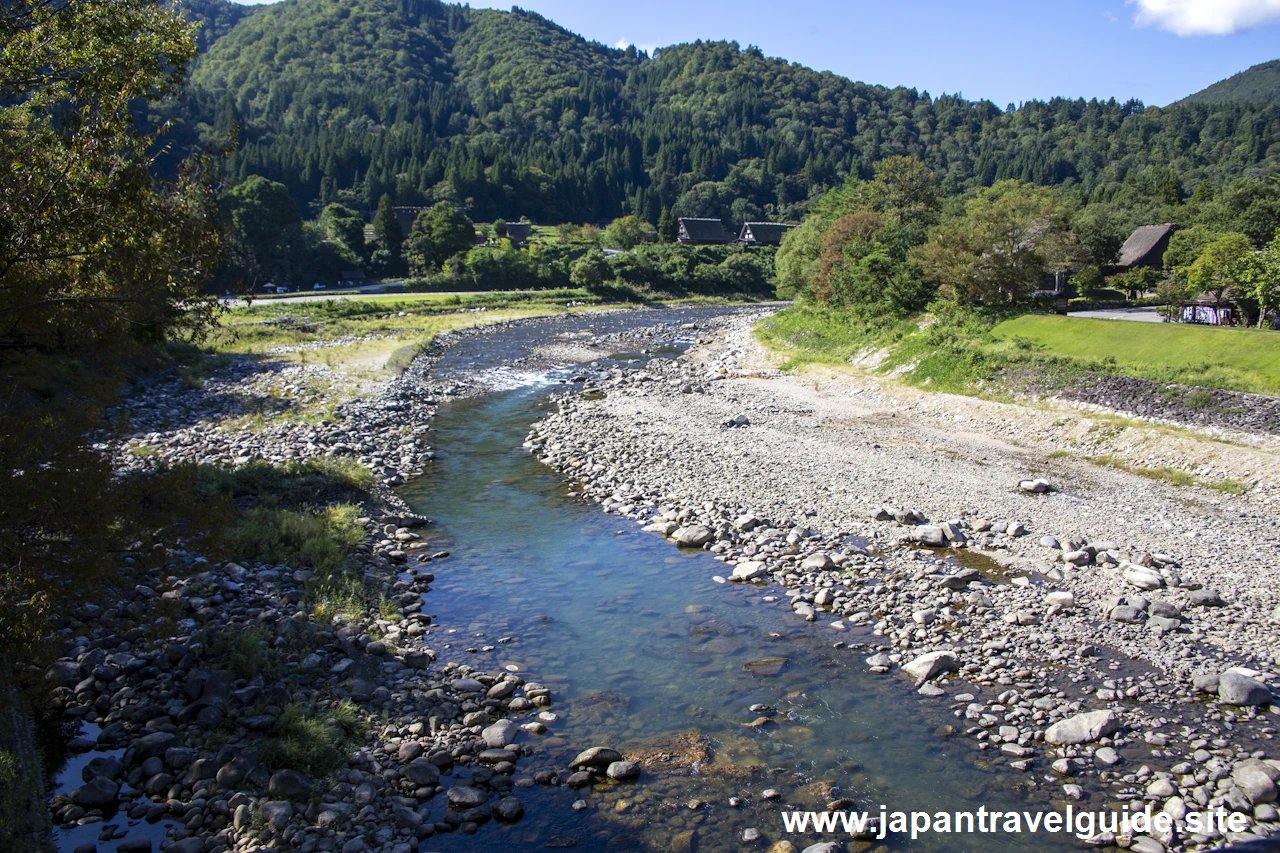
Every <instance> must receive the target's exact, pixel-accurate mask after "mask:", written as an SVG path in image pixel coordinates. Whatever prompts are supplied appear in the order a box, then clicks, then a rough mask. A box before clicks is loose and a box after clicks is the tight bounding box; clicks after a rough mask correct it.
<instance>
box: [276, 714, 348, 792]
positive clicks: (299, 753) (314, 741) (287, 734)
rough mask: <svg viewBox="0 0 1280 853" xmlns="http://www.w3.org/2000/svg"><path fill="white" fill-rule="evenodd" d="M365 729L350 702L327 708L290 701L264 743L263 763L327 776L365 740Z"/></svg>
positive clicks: (313, 774) (312, 774) (277, 768)
mask: <svg viewBox="0 0 1280 853" xmlns="http://www.w3.org/2000/svg"><path fill="white" fill-rule="evenodd" d="M366 733H367V728H366V726H365V723H364V721H363V720H361V719H360V715H359V713H358V712H357V711H356V707H355V705H353V704H351V703H350V702H342V703H340V704H338V705H336V706H334V707H332V708H325V709H315V708H304V707H303V706H301V705H289V706H287V707H286V708H285V709H284V712H283V713H282V714H281V715H280V718H279V719H278V720H276V724H275V726H273V727H272V729H271V732H270V733H269V735H268V737H267V740H266V742H265V743H264V744H263V746H262V752H261V755H262V763H263V764H264V765H266V767H267V768H268V769H270V770H280V769H284V768H288V769H290V770H298V771H300V772H302V773H306V774H307V775H309V776H312V777H325V776H328V775H330V774H331V773H334V772H335V771H337V770H338V769H339V768H340V767H341V766H342V765H343V763H344V761H345V758H346V753H348V752H350V751H351V750H353V749H356V748H357V747H359V746H361V745H363V744H364V741H365V736H366Z"/></svg>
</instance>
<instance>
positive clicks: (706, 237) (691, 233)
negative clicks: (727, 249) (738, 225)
mask: <svg viewBox="0 0 1280 853" xmlns="http://www.w3.org/2000/svg"><path fill="white" fill-rule="evenodd" d="M732 239H733V238H732V237H730V236H729V234H728V233H727V232H726V231H725V230H724V223H723V222H721V221H720V220H719V219H694V218H692V217H688V216H682V217H680V233H679V240H680V241H681V242H682V243H728V242H729V241H730V240H732Z"/></svg>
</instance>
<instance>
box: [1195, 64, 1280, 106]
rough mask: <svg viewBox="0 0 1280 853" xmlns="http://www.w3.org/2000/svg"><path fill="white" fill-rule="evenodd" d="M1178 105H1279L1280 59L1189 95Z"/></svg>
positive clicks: (1254, 67) (1251, 68)
mask: <svg viewBox="0 0 1280 853" xmlns="http://www.w3.org/2000/svg"><path fill="white" fill-rule="evenodd" d="M1177 103H1179V104H1225V103H1245V104H1276V103H1280V59H1272V60H1270V61H1268V62H1260V63H1258V64H1257V65H1254V66H1251V67H1250V68H1246V69H1245V70H1244V71H1241V72H1238V73H1236V74H1232V75H1231V76H1230V77H1227V78H1226V79H1225V80H1219V81H1218V82H1217V83H1214V84H1213V85H1211V86H1206V87H1205V88H1203V89H1201V90H1200V91H1198V92H1193V93H1192V94H1190V95H1187V96H1186V97H1185V98H1183V99H1182V100H1180V101H1178V102H1177Z"/></svg>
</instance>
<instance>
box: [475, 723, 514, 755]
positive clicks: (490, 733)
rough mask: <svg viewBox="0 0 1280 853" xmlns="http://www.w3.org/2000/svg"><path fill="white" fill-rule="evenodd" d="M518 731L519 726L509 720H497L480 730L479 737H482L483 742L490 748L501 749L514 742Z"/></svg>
mask: <svg viewBox="0 0 1280 853" xmlns="http://www.w3.org/2000/svg"><path fill="white" fill-rule="evenodd" d="M519 731H520V727H519V726H517V725H516V724H515V723H514V722H512V721H511V720H498V722H496V723H494V724H493V725H491V726H488V727H486V728H485V729H484V731H482V732H480V737H482V738H484V742H485V743H486V744H488V745H489V746H490V747H491V748H493V749H502V748H503V747H505V746H510V745H511V744H512V743H514V742H515V739H516V734H517V733H519Z"/></svg>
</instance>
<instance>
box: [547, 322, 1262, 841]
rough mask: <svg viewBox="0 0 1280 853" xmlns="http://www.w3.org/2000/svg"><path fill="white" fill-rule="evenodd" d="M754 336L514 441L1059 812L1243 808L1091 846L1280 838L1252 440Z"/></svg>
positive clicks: (726, 342) (1258, 448)
mask: <svg viewBox="0 0 1280 853" xmlns="http://www.w3.org/2000/svg"><path fill="white" fill-rule="evenodd" d="M750 325H751V319H750V318H742V319H738V320H736V321H734V322H731V323H729V324H728V325H726V326H725V327H724V328H722V329H720V330H719V331H718V332H717V333H716V334H715V335H714V336H708V337H706V338H705V339H704V340H703V341H702V345H701V346H700V347H699V348H697V349H696V350H695V351H694V352H692V353H690V354H689V355H687V356H685V357H683V358H681V359H679V360H678V361H674V362H672V361H662V360H654V361H651V362H649V363H647V364H645V365H644V366H642V367H639V368H637V369H614V370H612V371H611V372H609V373H608V374H607V375H604V376H597V377H584V378H586V380H587V381H586V382H585V385H584V387H583V388H582V389H581V391H580V392H575V393H572V394H569V395H566V396H564V397H562V398H561V400H560V404H559V410H558V411H557V412H556V413H555V414H553V415H551V416H549V417H548V418H547V419H546V420H544V421H543V422H542V423H540V424H538V425H536V426H535V427H534V429H533V430H532V432H531V433H530V435H529V437H528V441H527V446H528V447H529V448H530V450H531V451H532V452H535V453H537V454H538V456H539V458H540V459H542V460H543V461H544V462H545V463H546V464H548V465H550V466H552V467H554V468H555V469H557V470H559V471H561V472H563V473H564V474H565V475H566V477H568V478H569V479H570V480H571V481H572V482H574V483H576V484H579V486H580V492H581V494H582V495H583V496H584V497H586V498H589V499H591V500H594V501H597V502H598V503H600V504H601V505H602V507H603V509H604V510H605V511H606V512H609V513H613V514H616V515H618V516H620V517H625V518H629V519H632V520H633V521H634V523H636V524H639V525H643V526H644V527H645V529H646V530H648V531H651V532H652V533H653V534H654V535H658V536H665V537H667V538H669V539H670V540H671V541H672V542H673V543H674V544H675V545H678V546H680V547H686V548H700V549H705V550H708V551H710V552H712V553H713V554H715V555H716V556H715V558H716V559H717V560H719V561H720V562H722V563H723V564H724V569H723V572H722V573H721V574H720V575H718V576H717V580H719V581H722V582H724V583H725V584H730V583H747V584H757V585H758V586H759V587H760V594H761V596H764V597H765V599H766V600H769V597H777V598H780V599H784V600H789V601H790V605H791V609H792V611H793V612H794V616H795V618H796V619H798V620H806V621H808V622H811V623H815V628H817V629H818V630H823V631H826V632H829V637H830V639H831V641H832V642H833V643H836V644H839V645H841V646H842V647H843V648H845V649H847V650H848V651H847V653H848V654H851V655H857V656H859V657H860V658H861V659H862V660H863V663H864V665H865V666H866V667H868V668H869V669H870V670H871V671H872V672H876V673H882V674H883V677H884V678H887V679H897V680H899V681H900V683H901V689H902V690H903V692H904V693H906V692H907V691H914V692H915V695H916V697H917V698H916V701H918V702H922V703H933V704H935V705H937V706H940V708H941V709H942V711H943V713H948V714H949V715H950V716H951V717H953V718H954V720H955V726H956V730H957V731H958V732H959V733H960V734H962V735H963V736H964V737H966V738H968V739H969V740H970V742H971V744H972V748H973V752H974V755H975V758H974V760H979V756H981V760H982V761H983V762H985V763H988V764H990V763H995V764H998V765H1003V766H1005V767H1007V769H1008V771H1009V772H1010V773H1015V774H1026V776H1028V777H1033V778H1035V779H1037V780H1041V781H1043V782H1044V783H1046V784H1048V785H1051V786H1052V787H1053V788H1055V789H1056V790H1057V791H1058V792H1059V793H1058V795H1057V797H1058V799H1059V800H1060V801H1063V802H1066V801H1081V800H1083V801H1086V802H1091V803H1093V804H1095V807H1096V806H1099V805H1100V804H1102V803H1110V804H1113V805H1115V806H1116V807H1117V808H1118V804H1120V803H1122V802H1136V803H1138V804H1143V803H1145V802H1150V803H1152V804H1153V806H1154V808H1155V809H1156V810H1157V811H1163V812H1165V813H1167V814H1169V815H1171V816H1172V817H1173V818H1175V819H1178V820H1181V819H1182V818H1184V817H1185V816H1186V815H1187V814H1188V813H1189V812H1192V811H1203V810H1205V809H1214V808H1217V807H1224V808H1226V809H1228V810H1232V811H1237V812H1240V813H1242V814H1243V815H1245V820H1246V826H1245V828H1244V831H1241V832H1233V833H1229V834H1228V835H1227V838H1225V839H1224V838H1223V837H1222V833H1220V832H1218V831H1216V830H1213V831H1208V832H1205V831H1200V832H1195V831H1191V830H1188V829H1186V828H1185V827H1184V828H1183V829H1178V828H1176V827H1175V828H1174V829H1173V830H1171V831H1169V832H1158V833H1155V834H1154V835H1139V836H1132V837H1130V836H1124V835H1122V836H1120V837H1117V836H1116V835H1115V834H1114V833H1111V834H1104V835H1103V836H1101V837H1099V838H1097V839H1095V841H1094V843H1095V844H1098V845H1103V846H1105V845H1110V844H1117V845H1121V846H1125V847H1129V848H1130V849H1134V850H1139V851H1144V853H1145V851H1158V850H1196V849H1211V848H1213V847H1215V846H1218V845H1219V844H1221V843H1222V842H1224V841H1247V840H1249V839H1253V838H1260V837H1266V836H1270V835H1273V834H1278V833H1280V819H1278V816H1277V809H1276V800H1277V789H1276V780H1277V779H1280V752H1277V751H1276V749H1275V746H1274V737H1275V725H1276V723H1277V722H1280V719H1278V718H1277V713H1278V709H1277V707H1276V705H1275V704H1274V701H1273V700H1274V699H1275V693H1274V688H1275V686H1276V685H1277V684H1278V683H1280V642H1277V641H1278V640H1280V584H1277V581H1276V578H1277V570H1276V567H1275V561H1276V548H1277V534H1276V523H1275V521H1274V519H1273V517H1272V513H1271V512H1270V511H1269V505H1270V503H1271V502H1272V500H1273V498H1274V484H1275V482H1276V480H1275V476H1276V473H1277V466H1276V461H1275V459H1274V457H1273V456H1272V455H1271V451H1270V450H1269V449H1268V448H1267V446H1266V443H1265V442H1262V441H1256V442H1252V445H1253V446H1251V447H1245V448H1242V449H1239V450H1238V451H1237V450H1235V445H1232V446H1225V445H1222V444H1220V443H1215V442H1213V441H1210V440H1208V439H1207V438H1202V437H1200V436H1196V435H1194V434H1191V433H1186V432H1178V433H1176V434H1172V435H1171V434H1168V433H1161V432H1158V431H1155V430H1153V431H1152V432H1151V433H1150V434H1148V433H1139V430H1140V429H1142V428H1140V427H1137V426H1129V425H1124V426H1123V427H1122V428H1121V427H1117V426H1116V424H1115V423H1114V421H1108V420H1105V419H1101V420H1100V421H1097V422H1093V421H1090V420H1089V418H1087V417H1084V416H1080V415H1078V414H1077V413H1076V412H1075V411H1073V410H1070V409H1065V408H1058V407H1052V406H1047V405H1039V406H1018V405H1012V404H997V403H990V402H988V401H980V400H974V399H969V398H952V397H946V396H943V395H927V394H923V393H917V392H912V391H909V390H908V391H897V390H894V389H890V388H882V387H881V386H880V385H879V384H877V383H876V382H873V381H870V380H866V379H863V378H858V377H850V376H844V375H838V376H826V377H822V376H819V377H816V378H815V377H813V376H783V375H781V374H779V373H778V372H777V371H776V370H774V369H773V368H772V366H771V364H770V362H769V360H768V359H767V357H765V355H764V354H763V353H762V352H761V351H760V350H759V348H758V347H757V346H756V345H755V343H754V341H753V339H752V338H751V336H750ZM1100 425H1101V427H1100ZM1121 433H1124V435H1121ZM1239 438H1240V441H1241V443H1242V444H1249V443H1250V440H1249V439H1248V438H1247V437H1244V436H1240V437H1239ZM1082 445H1084V446H1087V447H1088V448H1089V450H1091V451H1093V452H1094V453H1097V454H1101V453H1103V452H1105V453H1116V454H1121V455H1123V456H1125V457H1127V458H1128V459H1130V460H1131V461H1133V462H1134V463H1135V464H1137V463H1138V462H1139V461H1140V462H1141V463H1143V464H1153V463H1154V462H1155V461H1156V460H1162V459H1168V458H1171V457H1172V458H1175V459H1178V460H1181V461H1184V462H1185V460H1187V459H1196V460H1202V463H1201V464H1199V465H1198V467H1197V469H1196V470H1197V473H1198V474H1200V475H1201V476H1204V477H1208V478H1211V477H1212V476H1213V475H1214V472H1215V470H1216V471H1218V472H1221V471H1223V470H1226V471H1229V472H1231V473H1235V474H1238V475H1240V476H1244V477H1247V478H1249V482H1250V485H1251V486H1252V490H1251V491H1250V492H1249V493H1248V494H1246V495H1243V496H1233V495H1228V494H1219V493H1217V492H1214V491H1210V490H1208V489H1202V488H1186V487H1182V488H1179V487H1174V486H1171V485H1167V484H1165V483H1163V482H1157V481H1153V480H1150V479H1144V478H1140V477H1137V476H1134V475H1133V474H1129V473H1126V472H1124V471H1122V470H1118V469H1116V468H1111V467H1097V466H1095V465H1090V464H1087V463H1082V462H1077V461H1075V460H1074V459H1073V458H1072V457H1074V456H1076V455H1077V454H1079V453H1080V450H1081V447H1082ZM1139 453H1141V454H1144V455H1142V456H1141V457H1138V456H1137V454H1139ZM1233 454H1234V455H1235V456H1237V457H1238V458H1233V459H1231V460H1230V461H1229V462H1223V461H1222V460H1221V459H1220V457H1222V456H1231V455H1233ZM1081 455H1083V454H1081ZM1135 457H1136V458H1135ZM1209 459H1213V460H1216V463H1215V464H1210V463H1208V462H1205V461H1203V460H1209ZM1219 476H1221V473H1219Z"/></svg>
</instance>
